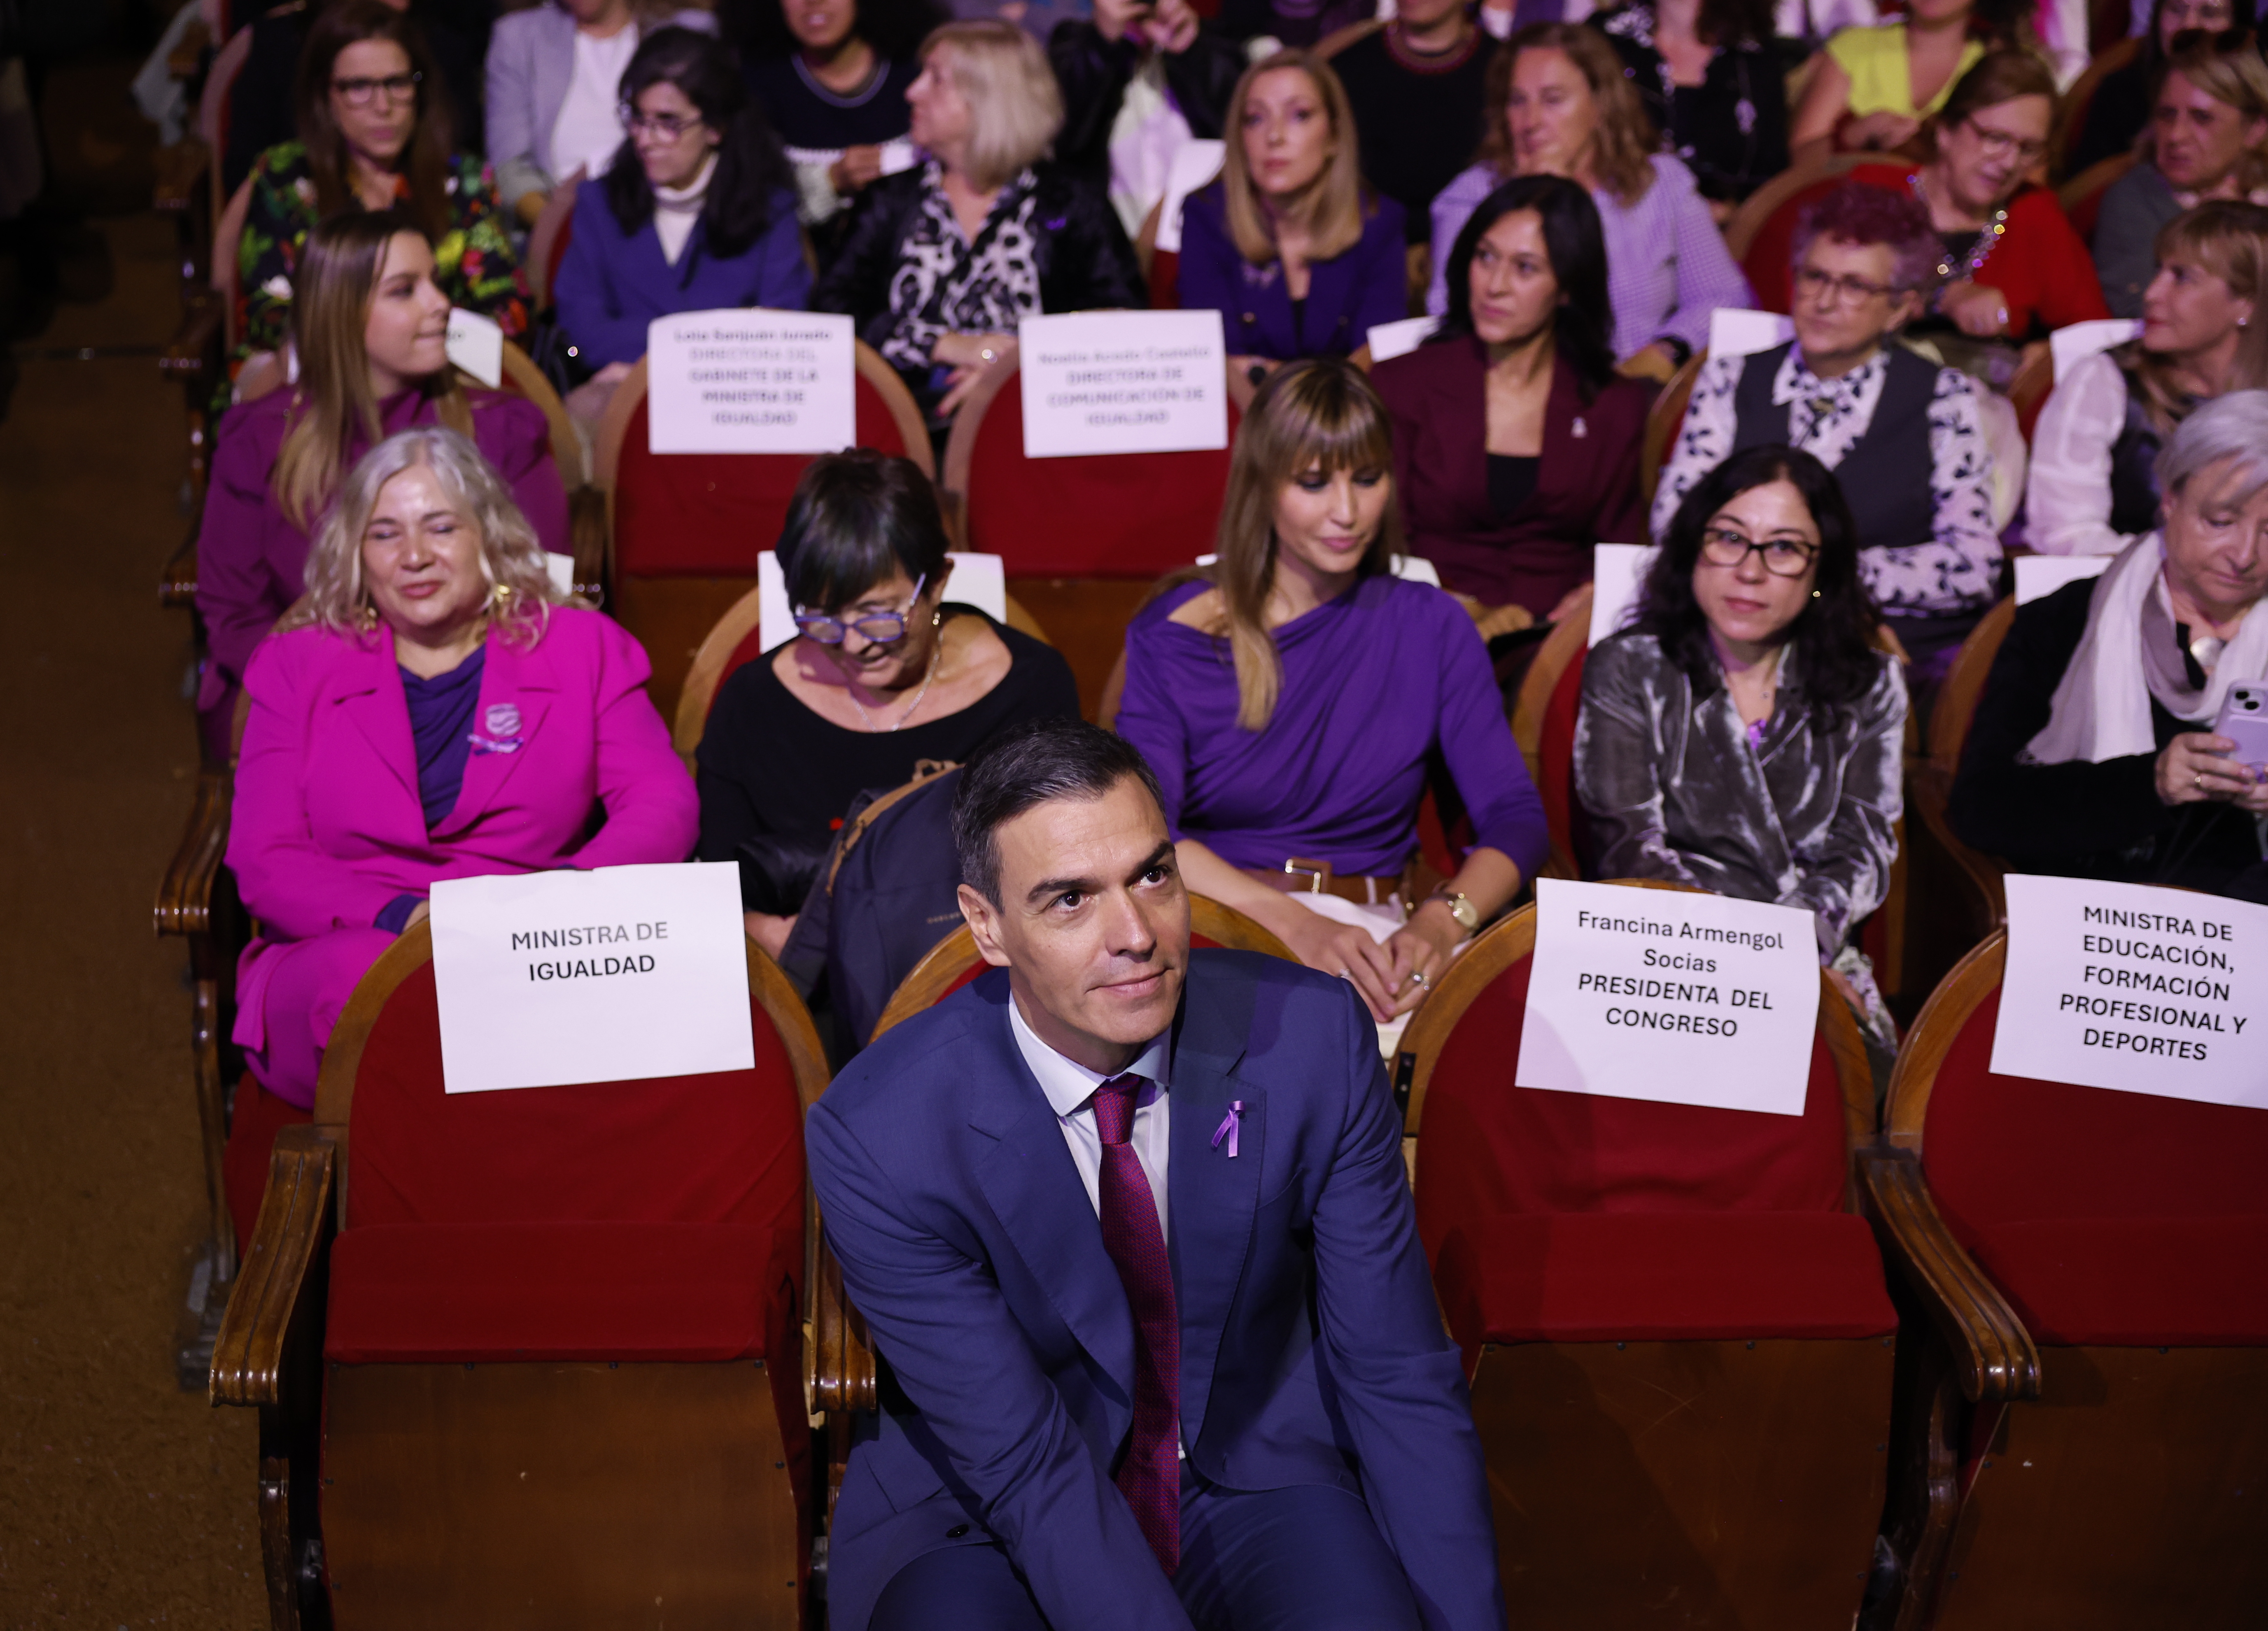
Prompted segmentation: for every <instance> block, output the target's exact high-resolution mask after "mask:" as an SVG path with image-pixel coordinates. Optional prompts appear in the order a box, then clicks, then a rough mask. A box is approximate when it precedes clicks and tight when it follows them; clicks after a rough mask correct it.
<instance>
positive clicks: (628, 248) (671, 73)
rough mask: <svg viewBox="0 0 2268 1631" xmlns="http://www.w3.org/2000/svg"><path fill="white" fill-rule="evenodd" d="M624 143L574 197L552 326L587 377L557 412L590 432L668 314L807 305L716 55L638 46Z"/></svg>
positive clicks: (681, 33) (746, 112) (670, 32)
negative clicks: (588, 424) (653, 327)
mask: <svg viewBox="0 0 2268 1631" xmlns="http://www.w3.org/2000/svg"><path fill="white" fill-rule="evenodd" d="M622 122H623V124H624V125H626V126H627V127H629V129H630V140H628V141H627V142H625V143H622V147H621V148H620V149H619V150H618V151H616V152H615V162H614V164H613V165H612V166H611V167H609V168H608V171H607V173H606V175H605V177H604V178H603V179H601V180H596V181H585V182H584V183H583V185H582V186H581V187H578V188H577V189H576V195H575V202H576V210H575V217H576V218H575V235H574V238H573V239H572V240H571V242H570V243H569V244H568V246H567V257H566V259H565V261H563V262H562V263H561V265H560V268H559V290H558V293H559V320H560V322H561V325H562V326H563V327H564V328H565V329H566V331H567V332H568V334H571V336H573V338H574V341H575V344H576V346H577V348H578V349H579V350H580V352H581V353H582V356H583V360H584V362H585V363H586V364H590V365H592V366H594V367H596V368H597V369H598V373H597V375H596V376H595V377H594V378H592V379H590V380H588V381H586V382H585V384H583V385H582V386H578V387H577V389H576V390H575V392H574V393H572V394H571V396H570V397H569V398H568V406H569V407H570V408H572V409H574V410H575V413H576V415H577V417H578V418H581V419H585V420H590V421H595V420H596V419H597V418H598V417H599V415H600V414H601V413H603V412H605V411H606V400H607V398H608V397H610V396H612V395H613V394H614V390H615V386H617V385H619V384H621V383H622V378H623V377H624V376H625V375H627V374H628V373H629V372H630V365H631V364H633V363H635V362H637V359H638V358H639V357H641V356H644V355H645V337H646V325H647V324H649V323H651V322H652V320H654V319H655V318H657V317H666V316H668V315H670V314H671V313H672V312H714V311H722V310H725V309H726V308H728V307H734V306H770V307H772V308H773V309H775V310H782V311H791V312H792V311H800V310H801V309H802V307H803V304H804V302H805V300H806V298H808V297H809V295H810V293H811V271H810V268H808V267H806V265H805V264H804V260H803V239H802V236H801V234H800V233H799V231H797V229H796V220H795V193H794V188H793V185H792V180H793V179H792V176H791V175H790V173H789V171H788V166H787V160H786V159H785V158H782V157H781V155H780V150H779V143H778V142H777V140H776V139H775V138H774V137H773V136H772V131H771V127H770V125H769V124H767V123H766V122H765V121H764V113H763V109H762V108H761V107H757V106H756V105H755V102H753V101H751V100H750V99H749V98H748V92H747V86H746V85H745V84H742V83H741V80H740V74H739V72H738V71H737V70H735V69H734V68H733V59H732V57H731V55H729V54H728V53H727V52H726V50H725V47H724V46H722V45H720V44H719V43H718V41H716V40H712V39H711V38H710V37H709V36H708V35H706V34H697V33H694V32H693V31H692V30H691V29H689V28H664V29H660V30H659V31H657V32H656V33H652V34H649V35H647V36H646V37H645V38H644V40H640V41H639V42H638V48H637V55H635V56H633V57H631V58H630V67H629V69H628V70H625V71H624V73H623V75H622Z"/></svg>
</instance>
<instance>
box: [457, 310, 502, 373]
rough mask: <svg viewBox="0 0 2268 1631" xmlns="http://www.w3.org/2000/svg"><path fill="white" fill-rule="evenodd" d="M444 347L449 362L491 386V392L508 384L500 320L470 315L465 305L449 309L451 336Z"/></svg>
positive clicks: (475, 313) (477, 313) (478, 314)
mask: <svg viewBox="0 0 2268 1631" xmlns="http://www.w3.org/2000/svg"><path fill="white" fill-rule="evenodd" d="M443 344H444V345H445V346H446V349H447V350H448V353H449V361H450V362H452V363H453V364H456V365H457V366H458V367H459V368H460V369H462V370H463V371H465V372H467V373H468V374H470V375H471V376H472V377H473V378H475V379H477V380H479V381H480V382H481V383H482V385H484V386H488V388H489V389H490V390H491V391H494V390H497V389H498V388H500V387H501V386H503V384H504V329H503V327H502V326H501V325H499V324H498V323H497V320H496V319H494V318H492V317H482V315H481V314H480V313H479V312H468V311H466V310H465V309H464V307H462V306H452V307H450V308H449V337H448V338H447V340H446V341H445V342H443Z"/></svg>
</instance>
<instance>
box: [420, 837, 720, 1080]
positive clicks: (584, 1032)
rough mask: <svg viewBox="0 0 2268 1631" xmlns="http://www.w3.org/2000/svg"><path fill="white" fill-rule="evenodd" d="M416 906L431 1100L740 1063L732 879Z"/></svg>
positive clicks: (616, 881) (683, 877)
mask: <svg viewBox="0 0 2268 1631" xmlns="http://www.w3.org/2000/svg"><path fill="white" fill-rule="evenodd" d="M432 901H433V910H432V922H433V983H434V988H435V991H436V993H437V995H438V997H439V1000H440V1009H441V1076H442V1085H443V1087H444V1088H445V1090H446V1091H449V1092H452V1093H485V1092H493V1091H497V1090H499V1089H503V1088H515V1087H556V1086H557V1085H559V1084H563V1083H567V1082H628V1081H637V1080H640V1079H643V1078H646V1077H651V1076H700V1075H703V1074H705V1073H707V1072H710V1071H713V1070H746V1069H750V1068H751V1067H752V1066H754V1065H755V1034H754V1032H752V1031H751V1030H750V1029H749V1022H748V967H747V950H746V932H745V930H744V929H743V926H742V922H741V917H740V868H739V867H738V866H736V865H734V864H733V863H729V862H727V863H717V864H710V865H703V864H702V863H698V862H686V863H680V864H676V865H666V866H611V867H601V868H600V869H599V870H598V871H593V872H569V871H563V872H530V873H527V874H525V875H523V876H520V877H517V878H449V879H445V880H443V881H442V882H440V883H437V884H435V885H433V893H432Z"/></svg>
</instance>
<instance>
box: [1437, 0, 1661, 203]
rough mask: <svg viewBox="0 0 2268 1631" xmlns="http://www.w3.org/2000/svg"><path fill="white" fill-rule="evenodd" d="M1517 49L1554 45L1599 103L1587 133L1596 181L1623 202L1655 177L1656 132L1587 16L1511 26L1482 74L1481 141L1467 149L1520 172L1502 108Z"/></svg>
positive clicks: (1480, 160) (1641, 193) (1508, 173)
mask: <svg viewBox="0 0 2268 1631" xmlns="http://www.w3.org/2000/svg"><path fill="white" fill-rule="evenodd" d="M1522 51H1557V52H1559V53H1561V54H1562V55H1565V57H1566V59H1567V60H1568V61H1569V62H1572V63H1574V64H1575V71H1576V72H1577V73H1579V74H1580V75H1582V76H1583V81H1584V83H1585V84H1588V85H1589V86H1590V87H1591V98H1592V99H1593V100H1594V101H1595V102H1597V103H1598V105H1599V129H1598V134H1597V135H1596V136H1593V137H1592V141H1593V142H1594V143H1595V145H1596V149H1597V153H1598V157H1597V158H1596V159H1595V160H1594V164H1593V168H1594V169H1595V170H1596V171H1597V172H1598V175H1599V183H1600V185H1601V186H1602V187H1605V188H1606V190H1607V191H1608V192H1609V193H1612V194H1613V195H1615V199H1616V202H1618V203H1620V204H1622V205H1623V206H1624V208H1628V207H1629V206H1630V205H1631V204H1634V203H1636V202H1638V200H1639V199H1641V198H1643V197H1645V196H1646V188H1648V187H1652V186H1653V163H1652V160H1653V154H1654V151H1655V150H1656V149H1657V148H1659V147H1660V146H1661V132H1660V131H1659V130H1656V129H1654V128H1653V120H1652V119H1651V118H1649V117H1647V115H1646V104H1645V103H1644V102H1642V101H1640V100H1638V92H1636V91H1634V90H1632V89H1631V82H1630V81H1629V80H1628V79H1627V78H1625V77H1624V74H1623V60H1622V58H1620V57H1619V56H1616V55H1615V48H1614V47H1613V46H1612V45H1610V44H1609V43H1608V41H1607V37H1606V35H1604V34H1602V33H1600V32H1599V31H1598V30H1597V29H1595V28H1593V27H1592V26H1590V25H1588V24H1587V23H1530V24H1528V26H1527V27H1525V28H1521V29H1515V30H1514V31H1513V35H1512V38H1511V39H1509V40H1506V41H1505V42H1504V43H1503V44H1502V45H1500V46H1499V47H1498V48H1497V52H1496V55H1494V56H1492V57H1491V58H1490V59H1489V65H1488V77H1487V79H1486V80H1485V81H1484V82H1483V83H1484V89H1483V92H1482V109H1483V112H1482V115H1481V120H1482V122H1481V145H1480V151H1478V152H1476V153H1475V154H1474V155H1473V160H1474V162H1475V163H1476V164H1484V165H1487V166H1488V167H1489V168H1490V169H1491V170H1493V171H1495V172H1496V173H1497V175H1498V176H1499V178H1500V179H1501V180H1506V181H1509V180H1512V178H1513V177H1514V176H1516V175H1518V174H1519V173H1520V165H1519V160H1518V158H1517V156H1516V155H1515V154H1514V153H1513V151H1512V126H1511V121H1509V120H1507V119H1506V117H1505V112H1506V108H1507V107H1510V105H1511V102H1512V70H1513V65H1514V64H1515V63H1517V62H1519V60H1520V54H1521V52H1522Z"/></svg>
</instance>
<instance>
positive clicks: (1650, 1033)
mask: <svg viewBox="0 0 2268 1631" xmlns="http://www.w3.org/2000/svg"><path fill="white" fill-rule="evenodd" d="M1531 967H1532V971H1533V972H1532V973H1531V974H1530V977H1529V980H1528V1018H1527V1023H1526V1025H1525V1026H1524V1027H1523V1029H1522V1032H1521V1042H1520V1062H1519V1064H1518V1066H1517V1067H1516V1068H1515V1069H1514V1071H1513V1083H1514V1084H1515V1085H1517V1086H1520V1087H1534V1088H1543V1089H1547V1090H1550V1091H1555V1092H1565V1093H1598V1094H1602V1095H1603V1096H1605V1097H1607V1098H1646V1099H1653V1100H1655V1101H1657V1102H1660V1103H1663V1104H1674V1105H1709V1106H1715V1107H1717V1108H1719V1109H1724V1110H1758V1111H1765V1112H1769V1113H1772V1114H1776V1115H1801V1114H1802V1113H1803V1103H1804V1096H1805V1093H1806V1091H1808V1086H1809V1083H1810V1079H1811V1049H1812V1033H1813V1031H1814V1028H1815V1025H1816V1024H1817V1020H1818V1015H1819V991H1820V983H1819V953H1818V951H1817V950H1816V949H1815V935H1814V930H1813V928H1812V920H1811V914H1810V913H1808V912H1806V911H1800V910H1798V909H1796V908H1794V907H1784V906H1770V905H1766V904H1764V903H1763V902H1761V901H1756V900H1733V899H1731V898H1730V897H1729V896H1725V895H1705V894H1690V893H1683V892H1682V891H1673V890H1662V889H1631V888H1628V887H1625V886H1623V885H1614V884H1579V883H1572V882H1569V881H1567V880H1565V879H1562V878H1538V879H1537V880H1536V885H1535V960H1534V962H1533V964H1532V965H1531Z"/></svg>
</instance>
